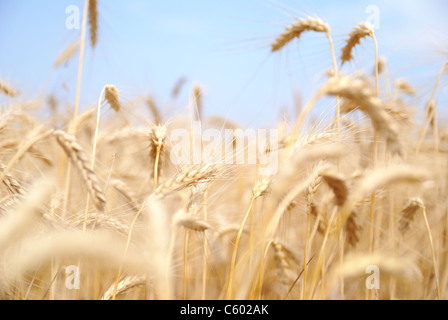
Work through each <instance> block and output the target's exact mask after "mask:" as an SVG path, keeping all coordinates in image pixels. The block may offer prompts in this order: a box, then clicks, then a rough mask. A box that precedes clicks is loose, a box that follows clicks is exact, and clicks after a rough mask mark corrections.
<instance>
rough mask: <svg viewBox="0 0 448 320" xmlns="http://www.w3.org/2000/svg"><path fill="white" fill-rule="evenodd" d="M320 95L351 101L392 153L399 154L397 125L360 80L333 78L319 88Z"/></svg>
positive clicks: (371, 91) (341, 77) (346, 77)
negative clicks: (368, 119) (368, 120)
mask: <svg viewBox="0 0 448 320" xmlns="http://www.w3.org/2000/svg"><path fill="white" fill-rule="evenodd" d="M320 94H329V95H335V96H340V97H343V98H345V99H349V100H351V101H352V102H353V103H354V104H355V105H357V106H358V107H359V108H360V109H361V110H362V111H363V112H364V113H365V114H366V115H368V116H369V118H370V120H371V121H372V124H373V126H374V128H375V130H376V131H377V132H378V133H379V134H380V135H382V136H383V137H384V138H385V139H386V142H387V145H388V148H389V149H390V150H391V152H392V153H397V154H401V143H400V140H399V137H398V128H397V124H396V123H395V122H394V120H393V118H392V117H391V116H390V115H389V114H388V113H387V112H386V110H385V109H386V104H385V103H383V102H382V101H380V100H379V99H378V98H377V97H376V94H375V93H374V91H373V90H372V89H371V88H369V87H367V86H366V83H365V82H364V81H362V80H358V79H356V80H355V79H352V78H351V77H350V76H339V77H333V78H330V79H329V80H328V82H327V83H326V84H325V85H324V86H323V87H322V88H321V90H320Z"/></svg>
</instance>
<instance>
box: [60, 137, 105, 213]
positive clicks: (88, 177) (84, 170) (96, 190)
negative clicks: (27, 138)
mask: <svg viewBox="0 0 448 320" xmlns="http://www.w3.org/2000/svg"><path fill="white" fill-rule="evenodd" d="M53 135H54V136H55V137H56V140H57V142H58V143H59V145H60V146H61V147H62V149H63V150H64V151H65V153H66V154H67V156H69V157H70V159H71V160H72V162H73V164H74V165H75V166H76V167H77V168H78V170H79V172H80V173H81V175H82V177H83V180H84V182H85V184H86V186H87V189H88V190H89V193H90V195H91V197H92V199H93V202H94V204H95V207H96V208H97V209H98V210H100V211H103V210H104V206H105V204H106V198H105V197H104V195H103V191H102V190H101V187H100V185H99V182H98V178H97V176H96V174H95V172H94V171H93V170H92V169H91V167H90V164H89V161H88V159H87V156H86V154H85V152H84V150H83V149H82V147H81V146H80V145H79V144H78V142H77V141H76V138H75V137H73V136H71V135H69V134H68V133H66V132H64V131H62V130H57V131H55V132H54V133H53Z"/></svg>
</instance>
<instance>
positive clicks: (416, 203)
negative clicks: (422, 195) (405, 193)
mask: <svg viewBox="0 0 448 320" xmlns="http://www.w3.org/2000/svg"><path fill="white" fill-rule="evenodd" d="M422 208H424V204H423V202H422V200H420V199H419V198H412V199H409V200H408V202H406V204H405V206H404V207H403V209H402V210H401V216H400V221H399V222H398V230H400V232H401V233H402V234H404V233H405V232H406V231H407V230H408V229H409V224H410V223H411V221H412V220H413V219H414V216H415V214H416V213H417V212H418V211H420V210H421V209H422Z"/></svg>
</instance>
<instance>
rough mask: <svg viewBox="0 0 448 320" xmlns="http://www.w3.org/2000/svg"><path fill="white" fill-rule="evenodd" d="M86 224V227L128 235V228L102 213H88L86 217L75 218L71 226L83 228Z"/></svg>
mask: <svg viewBox="0 0 448 320" xmlns="http://www.w3.org/2000/svg"><path fill="white" fill-rule="evenodd" d="M84 223H85V224H86V226H92V227H95V226H98V227H102V228H108V229H111V230H116V231H117V232H119V233H121V234H123V235H126V236H127V235H128V233H129V227H128V226H127V225H125V224H123V223H122V222H120V221H119V220H117V219H115V218H114V217H112V216H110V215H106V214H102V213H95V212H89V213H88V214H87V217H84V216H80V217H78V218H76V219H75V220H74V221H73V222H72V225H73V226H75V227H83V224H84Z"/></svg>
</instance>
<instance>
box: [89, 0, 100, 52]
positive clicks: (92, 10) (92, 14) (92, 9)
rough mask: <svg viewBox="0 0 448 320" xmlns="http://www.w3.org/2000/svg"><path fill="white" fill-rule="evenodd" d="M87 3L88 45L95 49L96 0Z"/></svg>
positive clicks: (96, 36) (96, 26) (96, 31)
mask: <svg viewBox="0 0 448 320" xmlns="http://www.w3.org/2000/svg"><path fill="white" fill-rule="evenodd" d="M88 1H89V26H90V44H91V45H92V48H95V46H96V42H97V40H98V8H97V5H98V3H97V1H96V0H88Z"/></svg>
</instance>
